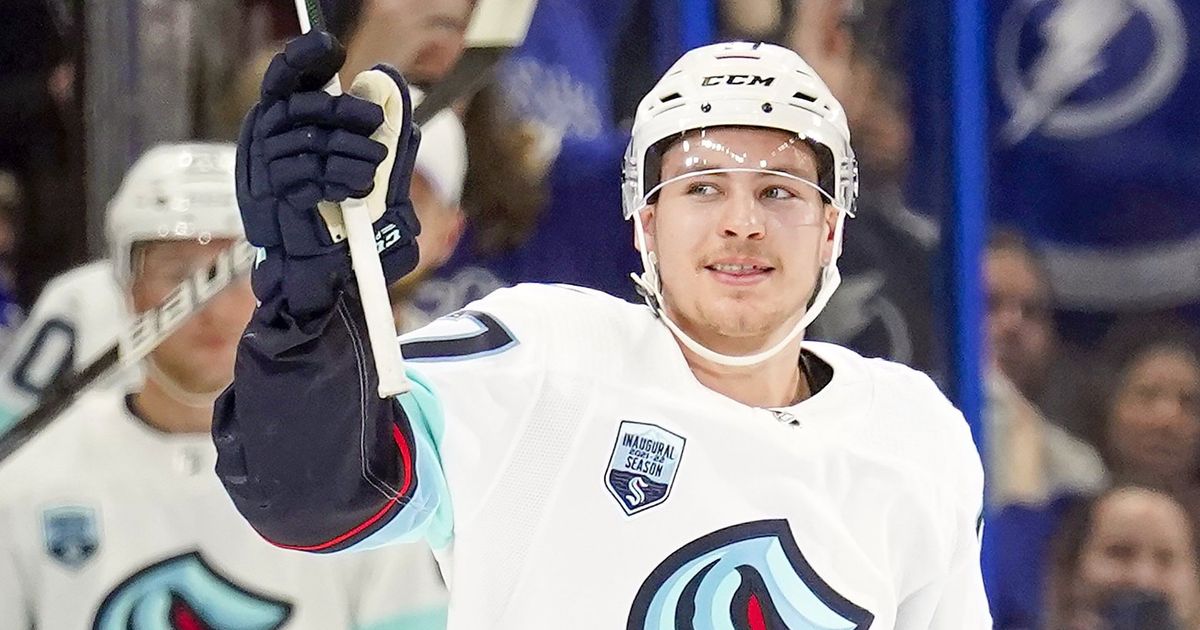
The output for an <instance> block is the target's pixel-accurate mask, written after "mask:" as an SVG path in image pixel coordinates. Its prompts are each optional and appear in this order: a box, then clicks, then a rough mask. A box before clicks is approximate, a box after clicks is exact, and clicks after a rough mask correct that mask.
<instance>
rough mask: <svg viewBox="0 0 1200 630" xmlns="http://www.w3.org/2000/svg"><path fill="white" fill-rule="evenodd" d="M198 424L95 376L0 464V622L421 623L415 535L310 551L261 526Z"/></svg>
mask: <svg viewBox="0 0 1200 630" xmlns="http://www.w3.org/2000/svg"><path fill="white" fill-rule="evenodd" d="M215 457H216V455H215V449H214V447H213V445H212V442H211V438H210V436H209V435H208V434H170V433H163V432H160V431H157V430H156V429H154V428H152V427H150V426H149V425H147V424H145V423H143V422H142V421H141V420H140V419H138V418H137V417H136V416H135V415H133V414H132V413H131V412H130V411H129V408H128V405H127V402H126V399H125V397H124V396H122V395H120V394H118V393H116V392H112V391H102V392H94V393H92V394H89V395H88V396H86V397H85V398H83V399H82V400H81V401H80V402H79V403H78V404H77V405H75V406H74V407H72V408H71V410H69V411H68V412H67V413H66V414H65V415H64V416H63V417H62V418H60V419H59V420H58V421H57V422H56V423H55V424H54V425H52V426H51V427H50V428H49V429H47V430H46V431H45V432H43V433H42V434H40V435H39V436H38V437H37V438H35V439H34V440H33V441H31V442H30V443H29V444H28V445H26V447H25V448H24V450H22V451H20V452H18V453H17V454H16V455H15V456H14V457H13V458H12V460H11V461H9V462H7V463H6V464H5V465H4V466H2V467H0V532H3V534H2V535H0V628H3V629H4V630H17V629H21V628H33V627H36V628H39V629H42V630H59V629H61V630H77V629H83V628H93V629H95V630H128V629H135V630H143V629H146V630H158V629H163V628H171V629H175V630H184V629H187V630H191V629H202V628H203V629H208V628H212V629H219V630H227V629H235V630H241V629H254V630H270V629H284V630H293V629H294V630H301V629H311V630H342V629H347V630H349V629H366V628H370V629H372V630H382V629H384V628H394V629H398V630H432V629H435V628H442V627H444V626H445V597H446V595H445V590H444V587H443V585H442V583H441V579H440V576H439V574H438V571H437V567H436V566H435V564H434V562H433V559H432V556H430V554H429V552H428V550H427V549H425V548H423V547H421V546H402V547H396V548H392V549H388V550H383V551H379V552H364V553H362V554H345V555H341V556H318V555H312V554H303V553H299V552H292V551H286V550H282V549H279V548H276V547H273V546H271V545H270V544H268V543H267V542H266V541H264V540H262V539H261V538H260V537H259V536H258V534H256V533H255V532H254V531H253V530H252V529H251V528H250V526H249V525H248V524H246V522H245V521H244V520H243V519H242V518H241V517H240V516H239V515H238V514H237V512H236V511H235V510H234V508H233V505H232V504H231V503H230V501H229V498H228V496H227V495H226V494H225V492H224V490H223V489H222V488H221V484H220V482H219V481H218V480H217V478H216V477H215V475H214V474H213V472H212V470H213V465H214V459H215Z"/></svg>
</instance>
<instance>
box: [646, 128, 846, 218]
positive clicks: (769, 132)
mask: <svg viewBox="0 0 1200 630" xmlns="http://www.w3.org/2000/svg"><path fill="white" fill-rule="evenodd" d="M647 158H648V159H647V164H646V167H647V169H646V171H647V175H651V174H653V175H658V176H661V177H663V178H665V179H663V180H661V181H658V182H657V183H655V182H653V181H652V178H651V177H647V181H646V184H648V185H649V184H653V185H652V186H648V190H647V191H646V194H645V195H644V196H643V197H642V199H641V203H640V208H639V209H642V208H645V207H647V206H655V207H657V208H663V209H667V208H671V209H674V208H679V209H681V210H683V211H685V212H689V213H697V214H712V213H719V212H735V211H742V212H749V213H752V214H753V215H755V216H761V217H762V218H763V220H764V221H770V222H772V223H775V224H778V225H781V226H787V227H804V226H812V225H819V224H821V223H822V222H823V221H824V216H825V208H826V204H832V205H836V200H835V198H834V196H833V195H832V194H831V192H830V191H828V190H825V189H824V188H822V186H821V184H820V180H821V179H822V178H821V175H820V174H821V173H824V174H825V179H830V180H831V179H832V158H831V156H830V154H829V151H828V149H825V147H823V146H821V145H819V144H816V143H814V142H812V141H810V140H808V139H806V138H804V137H803V136H800V135H797V134H793V133H789V132H784V131H780V130H775V129H762V128H751V127H715V128H711V129H703V130H698V131H693V132H690V133H688V134H686V135H684V136H683V137H682V138H679V139H677V140H675V141H674V142H671V143H669V144H667V145H666V146H665V147H664V148H663V149H662V150H661V151H657V150H651V151H650V155H648V156H647ZM654 179H656V178H654Z"/></svg>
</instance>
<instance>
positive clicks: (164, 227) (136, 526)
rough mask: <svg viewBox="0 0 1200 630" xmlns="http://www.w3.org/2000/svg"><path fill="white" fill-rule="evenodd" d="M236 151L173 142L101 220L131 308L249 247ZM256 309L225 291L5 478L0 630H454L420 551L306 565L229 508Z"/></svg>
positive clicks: (0, 504) (136, 169) (62, 421)
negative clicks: (234, 401) (224, 440)
mask: <svg viewBox="0 0 1200 630" xmlns="http://www.w3.org/2000/svg"><path fill="white" fill-rule="evenodd" d="M234 153H235V151H234V147H233V145H231V144H224V145H219V144H181V145H165V146H160V147H157V148H154V149H152V150H151V151H149V152H148V153H147V154H145V155H144V156H143V157H142V158H141V159H140V160H139V161H138V162H137V163H136V164H135V165H134V166H133V167H132V169H131V171H130V173H129V174H128V175H127V177H126V179H125V182H124V184H123V186H122V187H121V189H120V191H119V192H118V194H117V196H116V198H115V201H114V202H113V204H111V205H110V207H109V213H110V216H109V217H108V223H109V226H110V232H109V236H110V237H111V240H110V246H111V261H112V266H111V267H110V269H111V270H115V271H116V274H115V275H116V283H117V285H118V286H120V287H121V289H122V292H123V294H124V298H123V299H125V300H127V301H128V304H129V306H130V307H132V311H134V312H137V311H141V310H144V309H147V308H149V307H152V306H155V305H157V304H159V303H160V302H161V301H162V300H164V298H166V296H167V294H168V293H169V292H170V291H171V290H172V289H174V288H175V287H176V286H177V285H178V284H179V283H180V282H182V281H183V280H184V279H185V278H186V277H188V275H189V274H191V273H192V272H193V270H195V269H200V268H203V267H204V266H205V265H207V264H209V263H210V262H211V261H212V260H213V258H214V257H215V256H216V255H217V254H218V252H220V251H222V250H224V249H225V248H228V247H236V246H239V243H242V242H243V241H242V238H243V237H242V228H241V222H240V220H239V217H238V214H237V210H236V203H235V194H234V185H233V166H234ZM253 306H254V298H253V295H252V294H251V291H250V287H249V283H248V282H246V281H244V280H243V281H240V282H237V283H236V284H235V285H233V286H231V287H229V288H228V289H226V291H225V292H224V293H222V294H220V295H218V296H217V297H215V298H213V301H212V302H211V303H210V304H209V305H208V306H207V307H205V308H204V310H202V311H201V312H199V313H197V314H196V315H195V316H194V317H193V319H191V320H189V321H188V323H186V324H185V325H184V326H183V327H182V328H181V329H179V330H178V331H177V332H176V333H175V334H173V335H172V336H170V337H169V338H168V339H167V340H166V341H164V342H163V343H162V344H161V345H160V346H159V347H158V348H156V349H155V350H154V351H153V352H152V354H151V355H150V357H149V358H148V359H147V360H146V361H145V366H144V373H145V377H146V378H145V382H144V384H143V385H142V386H141V388H140V390H138V391H136V392H135V393H133V394H130V395H128V396H125V395H123V394H121V393H118V392H114V391H113V390H111V389H108V390H101V391H98V392H95V393H94V394H93V395H89V396H87V397H85V398H83V399H82V400H81V401H80V402H79V403H78V404H77V405H76V406H74V407H73V408H71V409H70V410H69V411H67V412H66V414H65V415H64V416H63V417H61V418H59V419H58V420H57V421H56V423H55V424H54V425H52V426H51V427H50V428H49V429H47V430H46V431H45V432H43V433H42V434H41V435H39V436H37V437H36V438H35V439H34V440H32V441H31V442H30V443H29V444H27V445H26V446H25V447H24V449H23V450H22V451H19V452H18V453H16V454H15V455H14V456H13V458H12V459H11V460H9V461H7V462H5V464H4V466H3V467H0V532H3V533H4V534H3V536H0V628H5V629H6V630H7V629H14V630H16V629H20V628H34V627H36V628H95V629H97V630H110V629H112V630H116V629H118V628H120V629H122V630H124V629H127V628H174V629H178V630H182V629H191V628H195V629H200V628H208V629H220V630H228V629H234V628H259V629H264V630H265V629H275V628H284V629H286V628H297V629H299V628H311V629H314V630H330V629H349V628H362V627H368V626H369V627H371V628H376V627H380V628H398V629H408V630H417V629H420V630H428V629H431V628H438V627H444V624H445V590H444V586H442V584H441V580H440V577H439V575H438V573H437V569H436V566H435V564H434V561H433V558H432V556H431V555H430V554H429V552H428V550H427V549H423V548H421V547H418V546H403V547H397V548H394V549H387V550H380V551H378V552H371V553H366V554H362V555H348V556H344V557H337V558H321V557H316V556H304V555H302V554H295V553H292V552H288V551H285V550H281V549H278V548H275V547H272V546H271V545H268V544H266V543H265V542H263V540H262V539H261V538H260V537H259V536H257V535H256V534H255V533H254V531H253V530H252V529H251V528H250V527H248V526H247V525H246V523H245V521H244V520H243V519H241V518H240V517H239V516H238V514H237V512H236V511H235V510H234V509H233V506H232V505H231V504H230V503H229V499H228V498H227V496H226V495H225V493H224V492H223V491H222V489H221V485H220V482H219V481H218V480H217V478H216V477H215V476H214V475H213V473H212V469H213V466H214V464H215V459H216V452H215V450H214V449H213V446H212V443H211V441H210V439H209V438H208V435H209V427H210V424H211V418H212V402H213V399H214V398H215V397H216V394H217V393H218V392H219V391H220V390H221V389H222V388H223V387H224V386H225V385H226V384H227V383H228V382H229V381H230V379H231V378H232V373H233V361H234V353H235V349H236V346H237V339H238V337H239V335H240V334H241V331H242V329H243V327H244V326H245V324H246V321H247V319H248V318H249V315H250V312H251V309H252V308H253ZM388 576H390V577H388ZM381 579H386V580H391V581H392V584H390V585H384V584H383V583H382V582H380V580H381ZM397 584H399V585H402V589H397V588H396V585H397ZM375 624H377V625H375Z"/></svg>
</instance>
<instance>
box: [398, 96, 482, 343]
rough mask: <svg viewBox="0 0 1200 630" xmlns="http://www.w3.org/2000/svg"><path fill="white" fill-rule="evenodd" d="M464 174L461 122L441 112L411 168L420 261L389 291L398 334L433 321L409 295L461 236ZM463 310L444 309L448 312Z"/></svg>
mask: <svg viewBox="0 0 1200 630" xmlns="http://www.w3.org/2000/svg"><path fill="white" fill-rule="evenodd" d="M420 99H421V96H420V93H419V92H418V91H417V90H416V89H414V90H413V101H414V103H418V102H420ZM467 168H468V167H467V143H466V137H465V135H464V132H463V127H462V122H460V121H459V119H458V116H457V115H456V114H455V113H454V112H453V111H450V110H446V111H443V112H441V113H439V114H438V115H436V116H434V117H433V119H432V120H430V121H429V122H427V123H425V124H424V125H422V126H421V146H420V148H419V149H418V150H417V159H416V161H415V162H414V163H413V175H412V182H411V183H410V184H409V191H408V194H409V198H410V199H412V204H413V211H415V212H416V214H417V219H418V220H419V221H420V222H421V233H420V234H419V235H418V236H417V243H418V245H420V260H419V261H418V262H417V267H416V268H415V269H414V270H413V271H412V273H410V274H408V275H407V276H405V277H403V278H401V279H400V280H399V281H398V282H396V283H394V284H392V286H391V287H389V289H388V293H389V294H390V296H391V298H392V312H393V314H394V315H395V318H396V328H397V330H399V331H401V332H406V331H410V330H416V329H417V328H420V327H421V326H424V325H425V324H427V323H429V321H431V320H432V319H433V315H432V314H431V313H429V312H427V311H423V310H421V309H419V308H417V307H416V306H415V305H414V304H413V302H412V298H413V293H414V291H416V290H418V289H419V288H420V287H421V285H422V284H423V283H424V282H425V281H426V280H427V279H428V278H429V276H430V275H431V274H433V273H434V272H436V271H437V269H438V268H439V267H441V266H442V265H444V264H445V263H446V260H448V259H449V258H450V255H451V254H452V253H453V252H454V248H455V247H456V246H457V245H458V239H459V237H460V236H462V232H463V224H464V221H465V219H464V217H463V211H462V191H463V178H464V177H465V176H466V172H467ZM462 304H465V302H463V303H462ZM462 304H459V303H455V304H452V305H448V308H447V309H446V310H447V311H450V310H454V309H457V308H458V307H459V306H461V305H462ZM440 314H441V313H438V315H440Z"/></svg>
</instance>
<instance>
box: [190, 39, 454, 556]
mask: <svg viewBox="0 0 1200 630" xmlns="http://www.w3.org/2000/svg"><path fill="white" fill-rule="evenodd" d="M343 60H344V52H343V51H342V49H341V46H340V45H339V44H337V42H336V41H335V40H334V39H333V38H332V37H330V36H329V35H328V34H325V33H319V32H313V33H309V34H307V35H305V36H302V37H300V38H298V39H295V40H293V41H292V42H290V43H289V44H288V45H287V47H286V49H285V50H284V52H282V53H280V54H279V55H276V57H275V59H273V60H272V62H271V65H270V67H269V68H268V70H267V73H266V76H265V78H264V79H263V87H262V96H261V100H260V102H259V103H258V104H257V105H255V107H254V108H253V109H252V110H251V111H250V113H249V114H248V115H247V117H246V121H245V123H244V124H243V127H242V132H241V136H240V138H239V141H238V164H237V191H238V203H239V206H240V208H241V212H242V219H243V222H244V224H245V227H246V235H247V238H248V239H249V240H250V242H251V243H253V244H254V245H256V246H258V247H259V248H260V253H259V260H258V261H257V263H256V267H255V270H254V272H253V285H254V292H255V295H256V296H257V298H258V300H259V306H258V308H257V309H256V311H255V313H254V316H253V318H252V319H251V322H250V324H249V326H248V328H247V329H246V332H245V334H244V335H243V337H242V340H241V342H240V345H239V349H238V359H237V365H236V368H235V378H234V382H233V384H232V385H231V386H230V387H229V388H228V389H227V390H226V391H225V393H224V394H222V396H221V398H220V399H219V400H218V402H217V405H216V409H215V418H214V424H213V437H214V440H215V442H216V445H217V450H218V461H217V473H218V475H219V476H220V478H221V480H222V482H223V483H224V484H225V487H226V489H227V490H228V492H229V494H230V496H231V497H232V498H233V501H234V504H235V505H236V506H237V508H238V510H239V511H241V513H242V514H243V515H244V516H245V517H246V518H247V520H249V521H250V523H251V524H252V525H253V526H254V527H255V529H257V530H258V531H259V532H260V533H261V534H262V535H263V536H264V537H265V538H267V539H268V540H270V541H271V542H273V543H275V544H277V545H280V546H284V547H290V548H297V549H302V550H307V551H314V552H331V551H338V550H341V549H345V548H347V547H350V546H353V545H355V544H356V543H359V542H360V541H362V540H364V539H365V538H367V537H369V536H372V535H373V534H377V533H379V532H380V531H381V530H383V529H385V528H389V529H395V530H397V533H398V534H405V533H410V534H411V533H414V532H418V531H419V530H420V528H421V527H422V526H423V524H425V523H427V522H428V521H429V520H430V519H431V518H432V516H433V514H434V513H435V512H436V511H437V509H438V500H437V496H438V495H437V494H436V493H434V494H429V495H428V496H423V495H422V493H428V492H430V491H432V490H433V489H436V488H438V487H440V486H441V483H440V480H436V479H427V478H426V477H429V476H431V475H432V476H434V477H436V476H437V474H438V473H439V472H440V471H439V469H438V466H437V461H436V455H435V451H434V448H433V445H432V443H431V439H430V436H429V435H428V434H427V432H426V431H424V430H423V429H422V428H421V426H422V424H421V423H422V418H421V414H422V411H421V404H420V401H421V399H422V396H423V395H425V394H426V393H427V392H424V391H423V390H422V388H421V386H420V384H419V383H418V384H417V389H416V391H415V392H414V393H413V394H408V395H405V396H406V399H405V401H404V403H403V406H402V404H401V403H400V402H399V401H397V400H383V399H380V398H379V397H378V396H376V395H375V393H374V392H375V388H376V382H377V376H376V374H375V371H374V366H373V363H372V359H371V354H370V353H371V349H370V344H369V343H367V341H366V328H365V325H364V323H363V316H362V309H361V306H360V305H359V303H358V300H357V295H356V292H355V289H354V283H353V278H352V269H351V264H350V258H349V255H348V252H347V248H346V245H345V243H344V242H339V243H335V242H334V239H333V238H332V237H331V236H330V230H329V229H327V225H326V224H325V223H324V222H323V220H322V217H323V216H324V217H325V218H331V217H332V216H333V215H330V214H329V212H328V209H325V208H322V210H321V211H320V212H319V211H318V202H320V201H322V200H329V201H341V200H343V199H345V198H347V197H349V196H353V197H361V196H364V195H367V194H368V193H370V192H371V191H372V190H374V191H375V193H374V194H380V192H381V191H385V192H383V196H384V200H385V203H384V204H383V205H384V206H386V211H385V212H383V214H382V215H381V216H378V217H373V219H374V221H375V223H374V227H375V230H376V239H377V242H378V245H379V250H380V257H381V261H382V263H383V269H384V274H385V276H386V277H387V279H388V281H389V282H391V281H395V280H397V279H399V278H400V277H401V276H403V275H404V274H406V273H408V272H409V271H410V270H411V269H412V268H413V267H414V266H415V264H416V260H417V245H416V241H415V237H416V235H417V233H418V232H419V229H420V228H419V226H418V224H417V221H416V218H415V216H414V214H413V211H412V206H411V203H410V201H409V199H408V183H409V178H410V176H411V172H412V164H413V159H414V157H415V154H416V150H417V143H418V134H417V132H416V129H415V128H414V127H412V125H411V123H409V122H408V121H409V120H410V119H411V116H409V115H405V116H404V117H403V120H404V121H405V128H403V129H399V130H393V131H395V132H397V133H395V134H393V135H394V136H396V137H394V138H393V141H395V145H396V146H395V147H388V146H385V145H384V144H382V143H380V142H377V141H376V140H374V139H372V137H371V136H372V134H373V133H374V132H376V130H377V128H379V127H380V125H381V123H382V122H383V119H384V118H383V112H382V110H381V108H380V107H379V106H378V105H376V104H374V103H372V102H370V101H366V100H362V99H359V98H356V97H354V96H351V95H343V96H336V97H335V96H330V95H328V94H326V93H324V92H323V91H321V88H322V86H323V85H324V84H325V83H326V82H328V80H329V79H330V78H331V77H332V76H333V75H334V73H335V72H336V71H337V70H338V68H339V67H340V66H341V64H342V62H343ZM372 72H374V71H372ZM364 75H370V76H365V77H364V76H363V75H360V79H359V80H363V81H372V82H374V85H373V87H374V88H376V89H378V88H380V87H381V85H382V86H383V87H384V88H386V89H387V90H392V89H393V88H394V89H396V90H398V91H399V94H400V96H401V97H402V100H403V103H404V107H405V109H406V110H408V111H411V103H410V100H409V97H408V90H407V88H406V87H405V85H404V82H403V80H402V79H401V78H400V77H399V75H398V74H396V72H395V71H394V70H391V69H390V68H384V69H382V71H381V72H374V74H372V73H371V72H369V73H364ZM351 92H352V93H353V92H354V90H353V89H352V90H351ZM393 94H394V93H393ZM378 137H379V136H378V135H377V136H376V138H378ZM389 149H392V150H394V151H395V153H394V162H393V165H392V167H391V168H390V169H387V167H386V166H385V167H384V168H383V169H380V170H381V172H380V173H376V169H377V167H378V166H379V165H380V164H386V163H387V161H386V160H385V158H387V157H388V151H389ZM382 171H386V172H382ZM406 408H407V409H408V411H406V410H405V409H406ZM414 427H415V428H414ZM418 496H421V499H422V500H420V501H415V500H414V499H415V498H416V497H418ZM378 538H379V537H378V536H376V537H375V539H378Z"/></svg>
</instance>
